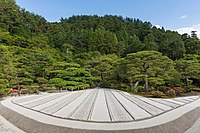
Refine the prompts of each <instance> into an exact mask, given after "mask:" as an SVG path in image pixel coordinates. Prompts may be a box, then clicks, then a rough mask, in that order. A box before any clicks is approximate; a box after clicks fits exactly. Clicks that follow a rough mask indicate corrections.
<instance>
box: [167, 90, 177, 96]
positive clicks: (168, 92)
mask: <svg viewBox="0 0 200 133" xmlns="http://www.w3.org/2000/svg"><path fill="white" fill-rule="evenodd" d="M166 95H167V96H170V97H175V96H176V92H175V90H173V89H169V90H168V91H167V92H166Z"/></svg>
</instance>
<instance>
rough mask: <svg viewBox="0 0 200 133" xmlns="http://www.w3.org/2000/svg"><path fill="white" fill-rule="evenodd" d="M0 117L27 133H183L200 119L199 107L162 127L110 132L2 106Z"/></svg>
mask: <svg viewBox="0 0 200 133" xmlns="http://www.w3.org/2000/svg"><path fill="white" fill-rule="evenodd" d="M0 115H2V116H3V117H4V118H5V119H7V120H8V121H9V122H11V123H13V124H14V125H15V126H17V127H18V128H20V129H22V130H24V131H25V132H27V133H66V132H67V133H166V132H168V133H183V132H185V131H187V130H188V129H189V128H190V127H192V125H193V124H194V123H195V122H196V120H197V119H198V118H199V117H200V107H197V108H196V109H193V110H192V111H190V112H188V113H186V114H184V115H183V116H181V117H179V118H178V119H176V120H173V121H171V122H167V123H165V124H162V125H158V126H154V127H150V128H142V129H132V130H131V129H130V130H110V131H108V130H86V129H73V128H67V127H61V126H55V125H50V124H46V123H42V122H38V121H36V120H33V119H31V118H28V117H26V116H23V115H21V114H19V113H17V112H15V111H13V110H11V109H8V108H7V107H4V106H3V105H2V104H0Z"/></svg>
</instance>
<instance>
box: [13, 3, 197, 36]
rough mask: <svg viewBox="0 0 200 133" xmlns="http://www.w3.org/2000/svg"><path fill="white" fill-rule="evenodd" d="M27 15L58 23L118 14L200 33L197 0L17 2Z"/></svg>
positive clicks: (167, 27)
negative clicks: (73, 16)
mask: <svg viewBox="0 0 200 133" xmlns="http://www.w3.org/2000/svg"><path fill="white" fill-rule="evenodd" d="M16 2H17V4H18V5H19V6H20V7H22V8H25V9H26V10H28V11H30V12H34V13H36V14H39V15H41V16H43V17H45V18H46V19H47V20H48V21H51V22H54V21H59V19H60V18H61V17H64V18H65V17H70V16H72V15H101V16H103V15H105V14H109V15H110V14H111V15H121V16H123V17H131V18H139V19H141V20H143V21H149V22H151V23H152V24H153V25H157V26H158V25H159V26H163V27H165V28H166V29H170V30H177V31H179V32H190V30H197V31H199V33H200V7H199V6H200V0H16ZM199 35H200V34H199Z"/></svg>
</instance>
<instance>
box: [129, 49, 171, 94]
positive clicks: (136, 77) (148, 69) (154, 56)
mask: <svg viewBox="0 0 200 133" xmlns="http://www.w3.org/2000/svg"><path fill="white" fill-rule="evenodd" d="M125 59H126V64H127V69H128V71H127V76H128V77H129V81H130V85H131V87H133V81H135V82H137V84H138V82H144V88H145V90H146V91H149V84H151V85H152V86H153V85H160V84H163V83H164V80H166V79H169V78H172V77H170V73H171V71H173V70H174V64H173V61H172V60H171V59H169V58H168V57H167V56H162V54H161V53H159V52H157V51H141V52H137V53H132V54H128V55H127V56H126V58H125Z"/></svg>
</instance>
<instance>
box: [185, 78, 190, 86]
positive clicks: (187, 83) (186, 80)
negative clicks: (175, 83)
mask: <svg viewBox="0 0 200 133" xmlns="http://www.w3.org/2000/svg"><path fill="white" fill-rule="evenodd" d="M188 81H189V79H188V78H186V79H185V82H186V86H188V85H189V82H188Z"/></svg>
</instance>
